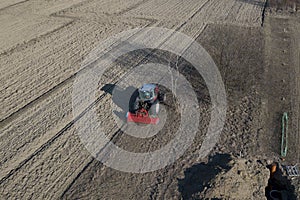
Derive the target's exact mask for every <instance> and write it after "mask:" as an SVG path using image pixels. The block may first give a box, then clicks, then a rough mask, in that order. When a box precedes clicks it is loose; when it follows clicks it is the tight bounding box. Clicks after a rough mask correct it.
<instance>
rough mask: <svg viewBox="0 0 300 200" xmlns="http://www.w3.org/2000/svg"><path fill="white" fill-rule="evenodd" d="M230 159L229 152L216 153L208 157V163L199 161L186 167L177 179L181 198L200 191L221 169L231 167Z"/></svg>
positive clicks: (225, 169)
mask: <svg viewBox="0 0 300 200" xmlns="http://www.w3.org/2000/svg"><path fill="white" fill-rule="evenodd" d="M231 160H232V158H231V156H230V155H229V154H216V155H214V156H212V157H210V158H209V161H208V163H204V162H202V163H199V164H196V165H193V166H192V167H191V168H188V169H186V171H185V172H184V175H185V176H184V178H183V179H178V189H179V192H180V193H181V196H182V198H183V199H191V198H192V196H193V195H194V194H196V193H200V192H202V191H203V190H204V188H205V187H207V188H208V187H209V184H208V183H209V181H211V180H212V179H214V178H215V177H216V175H217V174H219V173H220V172H221V171H228V170H230V169H231V167H232V166H230V164H229V162H230V161H231Z"/></svg>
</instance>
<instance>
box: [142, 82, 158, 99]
mask: <svg viewBox="0 0 300 200" xmlns="http://www.w3.org/2000/svg"><path fill="white" fill-rule="evenodd" d="M138 91H139V99H140V100H141V101H144V102H146V101H147V102H154V101H155V100H156V99H157V96H158V86H157V85H155V84H144V85H143V86H142V87H141V88H140V89H139V90H138Z"/></svg>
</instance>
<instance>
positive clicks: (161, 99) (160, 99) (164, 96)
mask: <svg viewBox="0 0 300 200" xmlns="http://www.w3.org/2000/svg"><path fill="white" fill-rule="evenodd" d="M158 100H159V102H161V103H165V102H166V100H167V97H166V94H163V93H161V94H159V96H158Z"/></svg>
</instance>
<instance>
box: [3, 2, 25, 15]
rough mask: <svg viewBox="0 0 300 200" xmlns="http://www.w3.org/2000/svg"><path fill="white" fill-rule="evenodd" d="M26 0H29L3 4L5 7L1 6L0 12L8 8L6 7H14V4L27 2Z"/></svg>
mask: <svg viewBox="0 0 300 200" xmlns="http://www.w3.org/2000/svg"><path fill="white" fill-rule="evenodd" d="M27 1H29V0H24V1H19V2H16V3H14V4H11V5H8V6H5V7H3V8H0V12H1V11H3V10H6V9H8V8H11V7H14V6H16V5H19V4H22V3H25V2H27Z"/></svg>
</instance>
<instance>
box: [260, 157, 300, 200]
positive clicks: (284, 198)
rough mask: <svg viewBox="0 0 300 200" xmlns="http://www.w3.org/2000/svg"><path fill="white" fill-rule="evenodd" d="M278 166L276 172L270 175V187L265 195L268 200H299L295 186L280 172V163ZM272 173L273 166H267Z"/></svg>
mask: <svg viewBox="0 0 300 200" xmlns="http://www.w3.org/2000/svg"><path fill="white" fill-rule="evenodd" d="M275 164H276V171H275V173H274V174H272V175H270V178H269V180H268V186H267V187H266V188H265V195H266V197H267V200H274V199H279V200H297V197H296V195H295V186H293V185H292V183H291V180H289V179H288V178H287V177H286V176H284V175H283V173H282V171H281V170H279V167H278V163H275ZM267 167H268V168H269V169H270V171H271V165H268V166H267Z"/></svg>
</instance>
